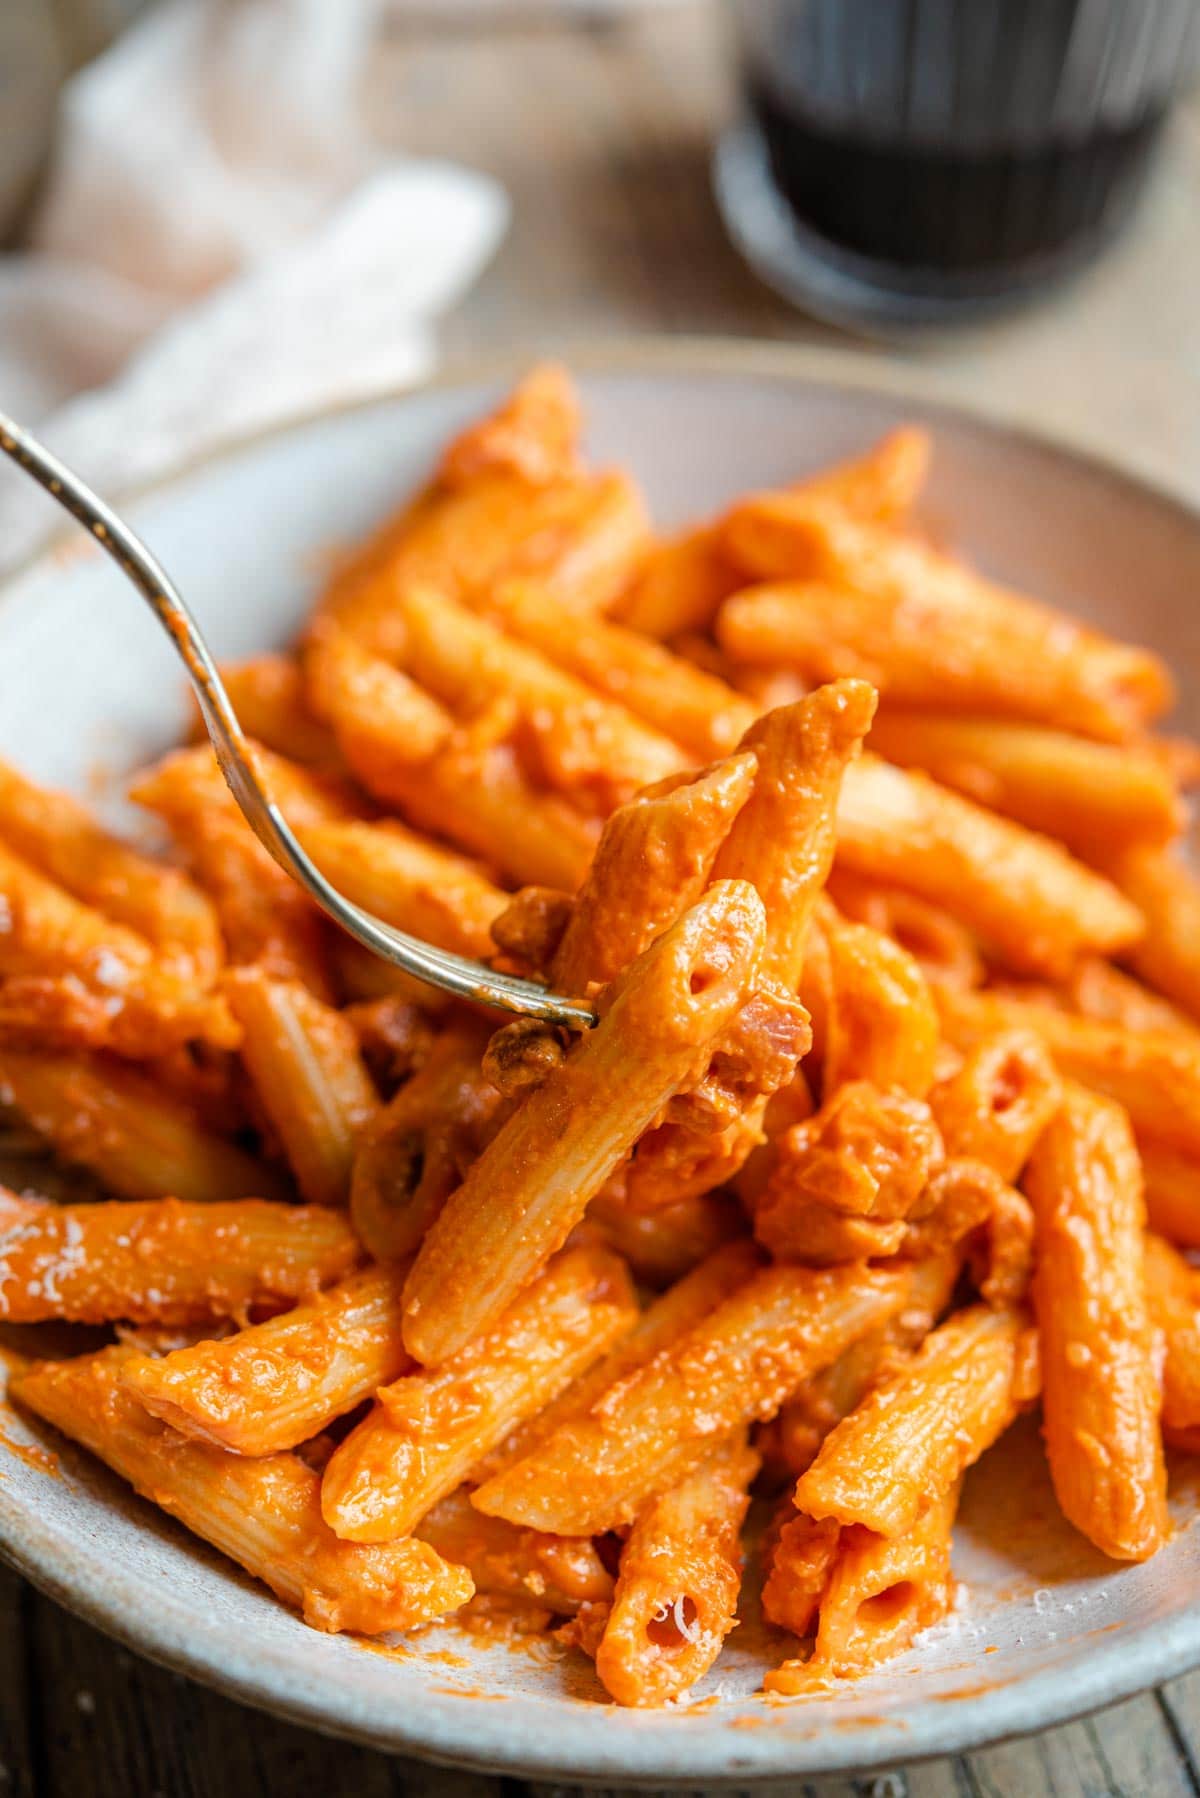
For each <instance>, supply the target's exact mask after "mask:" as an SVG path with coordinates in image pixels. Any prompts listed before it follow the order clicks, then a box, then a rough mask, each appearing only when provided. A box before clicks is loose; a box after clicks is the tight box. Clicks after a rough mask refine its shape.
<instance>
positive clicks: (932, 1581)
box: [763, 1481, 960, 1695]
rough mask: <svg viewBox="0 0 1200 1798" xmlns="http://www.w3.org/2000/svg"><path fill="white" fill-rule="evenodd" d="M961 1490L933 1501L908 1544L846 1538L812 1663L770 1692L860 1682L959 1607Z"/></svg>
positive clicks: (774, 1676)
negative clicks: (956, 1539)
mask: <svg viewBox="0 0 1200 1798" xmlns="http://www.w3.org/2000/svg"><path fill="white" fill-rule="evenodd" d="M959 1491H960V1482H958V1481H955V1482H954V1484H953V1485H952V1486H951V1487H950V1488H949V1490H948V1491H946V1492H943V1493H941V1494H939V1495H938V1496H937V1497H936V1498H931V1499H930V1500H929V1501H928V1502H927V1503H926V1504H925V1506H924V1507H923V1509H922V1510H921V1512H920V1514H919V1515H918V1517H917V1518H916V1520H915V1522H914V1523H913V1525H912V1527H911V1528H910V1529H908V1530H906V1531H905V1533H904V1534H903V1535H902V1536H891V1537H889V1536H879V1535H875V1534H873V1533H872V1532H871V1531H870V1530H865V1529H860V1528H851V1529H843V1530H842V1531H841V1532H840V1535H839V1538H838V1543H837V1548H836V1551H835V1553H834V1555H833V1557H832V1565H831V1566H830V1568H829V1572H828V1577H827V1580H826V1583H825V1586H824V1590H823V1591H822V1592H821V1594H820V1598H819V1606H818V1619H817V1630H816V1641H815V1643H814V1646H813V1652H812V1655H811V1656H810V1657H809V1659H808V1660H807V1661H801V1660H794V1661H785V1662H784V1663H783V1665H782V1666H781V1667H778V1668H775V1669H773V1670H772V1671H771V1672H770V1673H768V1674H766V1676H765V1677H764V1679H763V1690H764V1691H767V1692H777V1693H781V1694H788V1695H798V1694H799V1693H801V1692H804V1691H811V1690H812V1689H813V1688H814V1686H819V1685H820V1683H821V1682H822V1681H824V1680H827V1679H829V1678H830V1677H832V1678H835V1679H837V1678H841V1679H854V1678H858V1677H859V1676H861V1675H862V1674H864V1673H866V1672H869V1670H870V1669H871V1668H872V1667H878V1666H879V1665H880V1663H881V1662H883V1661H886V1660H890V1659H892V1658H893V1657H894V1656H895V1655H898V1654H903V1652H904V1650H905V1649H906V1648H908V1647H909V1646H910V1645H911V1644H912V1642H913V1640H914V1638H915V1637H916V1636H917V1635H919V1633H920V1632H921V1630H923V1629H928V1628H929V1627H930V1625H931V1624H934V1623H938V1622H940V1621H941V1619H942V1618H943V1617H945V1616H946V1615H947V1614H948V1612H949V1611H950V1609H951V1606H952V1604H953V1602H954V1578H953V1575H952V1572H951V1567H950V1551H951V1546H952V1531H953V1528H954V1517H955V1513H956V1511H957V1509H958V1499H959Z"/></svg>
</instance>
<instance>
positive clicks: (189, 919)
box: [0, 762, 223, 985]
mask: <svg viewBox="0 0 1200 1798" xmlns="http://www.w3.org/2000/svg"><path fill="white" fill-rule="evenodd" d="M0 839H3V841H4V842H5V843H7V844H8V846H9V848H10V849H12V850H14V851H15V852H16V853H17V854H18V855H20V856H23V857H24V858H25V859H26V860H27V861H30V862H32V863H33V865H34V866H35V867H37V868H40V869H41V870H42V872H43V873H44V874H46V875H48V876H49V878H50V879H51V880H53V881H56V882H57V883H58V885H59V886H60V887H65V889H66V890H67V892H68V893H71V894H72V895H73V896H74V897H75V898H76V899H79V900H81V901H83V903H84V904H86V905H92V906H95V907H96V908H97V909H98V910H99V911H102V912H104V913H105V915H106V916H107V917H109V918H112V919H113V920H114V921H115V922H116V923H118V924H120V925H123V926H124V927H125V928H126V929H127V930H131V931H134V932H136V933H137V935H138V936H140V937H144V938H145V939H146V941H147V942H150V943H152V944H153V945H154V948H155V952H156V954H157V956H158V959H159V961H160V963H161V965H162V966H163V967H164V968H170V969H173V970H174V971H175V972H176V973H178V974H180V975H182V976H184V977H186V978H187V979H189V980H192V981H194V982H196V983H198V984H200V985H204V984H207V983H208V982H209V981H211V979H212V977H213V975H214V974H215V973H216V971H217V968H218V967H219V966H220V964H221V961H222V959H223V956H222V948H221V935H220V931H219V929H218V927H217V919H216V914H215V913H214V911H213V907H212V903H211V901H210V900H209V899H208V898H207V897H206V895H205V894H204V893H202V892H201V891H200V889H199V888H198V887H197V886H195V885H194V884H193V883H192V882H191V881H190V880H189V879H188V878H187V876H186V875H185V874H182V873H180V871H179V869H177V868H171V867H168V866H167V864H166V863H164V862H157V861H153V860H151V858H150V857H149V856H145V855H141V854H139V853H138V851H137V850H135V849H131V848H130V847H129V845H128V844H126V843H123V842H121V840H120V839H119V838H118V837H114V836H111V835H110V834H109V833H108V832H107V831H105V830H102V829H101V828H100V826H99V825H98V824H97V823H96V821H95V819H94V818H93V817H92V815H91V813H90V812H89V811H88V810H87V808H86V807H85V806H82V805H80V803H79V801H78V800H76V799H72V798H70V797H69V796H68V795H67V794H65V793H55V792H52V791H50V790H48V789H47V788H45V787H40V786H37V785H36V784H35V783H34V782H33V781H31V780H29V779H27V778H26V776H25V775H23V774H21V773H20V772H19V771H18V770H17V769H16V768H13V767H12V766H10V764H9V763H7V762H0Z"/></svg>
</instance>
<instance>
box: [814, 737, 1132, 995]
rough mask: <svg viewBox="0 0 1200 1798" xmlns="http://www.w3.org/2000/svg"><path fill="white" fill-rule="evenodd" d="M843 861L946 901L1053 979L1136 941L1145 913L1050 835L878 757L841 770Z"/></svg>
mask: <svg viewBox="0 0 1200 1798" xmlns="http://www.w3.org/2000/svg"><path fill="white" fill-rule="evenodd" d="M837 853H838V860H839V862H840V863H841V864H842V865H843V866H845V867H847V868H850V869H852V870H853V871H854V872H856V873H862V874H867V875H870V876H871V877H872V878H874V879H880V880H885V881H889V882H891V883H893V884H894V885H896V886H898V887H903V888H906V889H907V890H909V891H911V892H914V893H916V894H918V895H919V896H920V897H922V898H927V899H932V900H934V901H935V902H936V903H938V904H940V905H944V906H945V907H946V909H947V911H949V912H950V913H951V914H952V915H953V916H954V917H956V918H959V919H960V920H961V921H962V922H963V923H964V924H966V925H967V926H968V927H969V928H970V929H971V930H973V931H975V932H976V934H977V935H978V936H979V937H980V938H981V939H982V941H983V942H984V943H985V944H986V945H987V946H988V947H989V948H991V949H992V950H993V951H994V952H995V953H996V955H997V956H998V957H999V958H1000V959H1001V960H1002V961H1004V962H1005V963H1006V964H1007V965H1008V966H1009V967H1011V968H1015V969H1018V970H1022V971H1025V970H1027V971H1029V972H1032V973H1042V974H1049V975H1051V976H1054V975H1056V974H1061V973H1066V972H1069V970H1070V968H1071V966H1072V965H1073V963H1074V962H1075V961H1076V959H1077V958H1078V957H1079V956H1080V955H1082V954H1085V953H1087V952H1089V951H1091V952H1094V953H1099V954H1102V955H1107V954H1110V953H1112V952H1113V951H1116V950H1123V949H1126V948H1129V947H1130V946H1131V945H1132V944H1134V943H1136V942H1137V941H1138V940H1139V938H1140V937H1141V935H1142V932H1143V921H1142V917H1141V914H1140V912H1138V911H1137V910H1136V908H1135V907H1134V906H1133V905H1132V904H1130V902H1129V900H1128V899H1126V898H1125V897H1124V896H1123V894H1121V893H1119V892H1118V891H1117V889H1116V888H1115V887H1114V886H1113V885H1112V884H1111V882H1109V881H1107V880H1104V879H1102V878H1101V877H1100V876H1098V875H1096V874H1094V873H1093V872H1092V871H1091V869H1089V868H1085V867H1084V866H1083V865H1082V863H1080V862H1077V861H1075V860H1074V859H1073V858H1072V857H1071V856H1069V855H1068V854H1067V853H1066V851H1065V850H1063V849H1061V848H1060V847H1059V846H1058V845H1057V844H1056V843H1053V842H1051V841H1050V839H1049V838H1048V837H1040V836H1037V835H1035V834H1034V833H1033V832H1032V831H1028V830H1025V829H1023V828H1022V827H1021V826H1020V825H1017V824H1012V823H1009V822H1008V820H1007V819H1003V818H997V817H995V816H994V815H993V814H992V813H991V812H986V811H984V810H983V808H982V807H981V806H977V805H974V804H973V803H972V802H971V801H970V800H968V799H963V798H961V797H960V796H959V795H958V794H957V793H951V792H949V791H948V790H947V789H946V788H945V787H940V786H938V785H937V784H936V782H934V781H931V780H930V779H929V778H928V776H927V775H924V774H909V773H906V772H905V771H904V770H903V769H901V768H894V767H892V766H891V765H890V764H889V763H887V762H881V761H879V760H878V759H877V758H876V757H875V756H864V757H863V758H862V760H861V761H860V762H858V763H857V765H856V766H855V767H853V768H850V769H848V770H847V772H846V779H845V781H844V782H843V785H842V793H841V800H840V803H839V806H838V849H837Z"/></svg>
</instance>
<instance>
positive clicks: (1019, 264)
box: [749, 81, 1165, 274]
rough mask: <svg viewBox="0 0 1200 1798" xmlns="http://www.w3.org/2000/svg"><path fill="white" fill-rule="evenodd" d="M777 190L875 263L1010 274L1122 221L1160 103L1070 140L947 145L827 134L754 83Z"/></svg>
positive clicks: (827, 233) (1156, 129)
mask: <svg viewBox="0 0 1200 1798" xmlns="http://www.w3.org/2000/svg"><path fill="white" fill-rule="evenodd" d="M749 93H750V104H751V108H752V110H753V112H754V114H755V116H756V118H757V119H758V122H759V125H760V127H761V129H762V132H763V136H764V138H765V141H766V145H767V151H768V154H769V156H770V161H771V168H772V172H773V174H774V177H775V180H776V182H777V184H778V186H779V189H780V191H781V192H782V193H783V195H784V197H785V198H786V199H787V201H788V203H789V205H790V206H791V208H792V210H793V212H794V213H795V214H796V216H797V218H798V220H799V221H800V222H801V223H802V224H804V225H806V226H808V227H810V228H811V229H812V230H814V231H816V232H818V233H819V234H820V235H821V236H822V237H823V238H825V239H827V240H829V241H830V242H832V243H834V244H836V245H838V246H840V247H841V248H843V249H845V250H848V251H851V252H854V253H856V254H858V255H861V256H864V257H869V258H871V259H872V260H875V261H882V262H887V263H891V264H893V265H896V266H898V267H902V268H925V269H931V270H942V271H945V272H946V273H948V274H972V273H979V274H984V273H988V272H995V273H1001V272H1004V271H1009V270H1011V271H1012V272H1014V273H1015V272H1017V271H1018V270H1020V269H1022V268H1027V267H1029V266H1030V265H1036V264H1038V263H1040V262H1042V261H1044V260H1050V259H1057V258H1058V257H1060V256H1061V255H1062V254H1063V253H1065V252H1068V251H1070V250H1071V249H1072V248H1075V247H1079V248H1080V249H1081V250H1082V249H1084V248H1085V247H1086V246H1087V245H1089V244H1090V243H1092V242H1094V241H1096V240H1098V239H1102V238H1103V237H1105V236H1106V235H1107V234H1108V233H1109V232H1110V231H1111V230H1114V229H1116V227H1117V226H1118V225H1119V224H1120V223H1121V221H1122V220H1123V218H1124V217H1125V215H1126V214H1127V212H1128V211H1129V208H1130V206H1131V205H1132V203H1133V201H1134V200H1135V198H1136V196H1137V193H1138V191H1139V189H1140V187H1141V185H1142V180H1143V177H1144V175H1145V173H1146V171H1147V168H1148V166H1149V162H1150V159H1151V154H1152V151H1153V149H1154V147H1155V145H1156V143H1157V141H1158V137H1159V134H1160V131H1161V128H1162V124H1163V119H1164V116H1165V108H1164V107H1162V106H1159V107H1156V108H1155V109H1154V110H1153V111H1151V112H1148V113H1146V114H1145V115H1144V116H1142V117H1140V118H1138V119H1136V120H1134V121H1133V122H1132V123H1130V124H1127V125H1124V126H1122V127H1121V128H1119V129H1113V128H1107V129H1102V130H1097V131H1095V132H1093V133H1092V134H1091V135H1089V136H1087V137H1085V138H1083V139H1081V140H1076V141H1070V142H1066V141H1064V142H1055V141H1053V140H1050V141H1047V142H1045V143H1043V144H1041V145H1037V146H1035V147H1029V146H1027V145H1022V146H1021V147H1019V148H1013V149H1006V148H1004V147H1002V146H989V147H987V148H985V149H979V148H970V149H967V148H963V149H960V148H956V147H955V146H954V145H953V144H946V143H941V144H936V145H929V146H925V145H915V144H913V143H912V142H911V141H909V142H895V143H889V142H888V141H887V140H886V139H884V140H880V139H872V138H869V137H867V136H866V135H856V134H853V133H850V132H841V133H839V132H837V131H836V130H831V129H830V127H829V125H828V123H827V122H825V121H820V122H818V121H817V120H816V119H815V118H813V117H811V116H806V114H805V112H804V111H803V110H801V109H800V107H799V106H798V105H797V104H796V102H794V101H790V100H789V101H784V100H782V99H780V98H779V97H778V96H777V95H776V94H775V93H774V92H773V91H772V89H771V88H769V87H768V86H767V85H766V84H765V83H764V82H762V81H753V82H752V83H751V86H750V90H749Z"/></svg>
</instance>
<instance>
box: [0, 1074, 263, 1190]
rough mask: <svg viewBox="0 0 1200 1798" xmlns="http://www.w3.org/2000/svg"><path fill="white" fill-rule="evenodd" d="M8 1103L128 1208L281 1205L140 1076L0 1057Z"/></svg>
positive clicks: (252, 1167)
mask: <svg viewBox="0 0 1200 1798" xmlns="http://www.w3.org/2000/svg"><path fill="white" fill-rule="evenodd" d="M0 1085H3V1087H4V1089H5V1091H6V1093H7V1095H8V1099H9V1103H10V1104H11V1105H12V1106H13V1107H14V1109H15V1110H16V1111H17V1112H19V1114H20V1115H21V1117H22V1118H24V1119H25V1121H26V1122H27V1123H28V1124H29V1125H30V1126H31V1128H32V1129H34V1130H35V1131H36V1132H37V1133H38V1135H39V1136H41V1137H44V1138H45V1140H46V1141H47V1142H48V1143H49V1144H50V1146H51V1148H52V1149H54V1151H55V1153H56V1154H57V1155H59V1156H60V1157H61V1158H62V1160H63V1161H65V1162H68V1163H73V1164H75V1165H77V1166H80V1167H86V1168H88V1169H89V1170H90V1171H91V1172H92V1173H94V1174H95V1175H96V1177H97V1178H98V1179H99V1180H100V1181H101V1182H102V1183H103V1184H104V1185H105V1186H106V1187H108V1188H109V1189H110V1190H111V1191H112V1192H115V1193H119V1194H120V1195H121V1197H123V1198H128V1199H159V1198H162V1196H163V1195H164V1194H170V1195H171V1196H173V1197H174V1198H177V1199H183V1200H187V1201H189V1202H197V1203H199V1202H204V1201H208V1200H213V1199H244V1198H265V1199H274V1198H283V1197H285V1196H286V1194H287V1191H288V1184H287V1182H286V1181H285V1180H283V1179H281V1178H280V1176H279V1174H278V1173H277V1172H276V1171H275V1169H274V1168H271V1167H267V1166H266V1165H265V1164H264V1163H263V1162H261V1161H258V1160H256V1159H255V1157H254V1156H253V1155H250V1154H247V1152H246V1151H245V1149H241V1148H239V1147H238V1146H237V1144H236V1143H232V1142H230V1141H229V1140H228V1139H227V1138H226V1137H223V1136H218V1135H217V1134H216V1133H215V1132H214V1131H213V1130H211V1129H207V1128H206V1127H205V1126H204V1124H203V1123H202V1122H201V1120H200V1118H199V1116H198V1115H197V1112H196V1109H195V1108H194V1107H193V1106H192V1105H190V1104H188V1103H187V1102H186V1100H182V1099H179V1098H177V1097H175V1096H174V1095H172V1094H170V1093H168V1092H166V1091H164V1090H163V1088H162V1086H161V1084H160V1083H159V1082H158V1081H157V1080H156V1079H154V1078H153V1077H152V1076H151V1075H150V1074H148V1073H146V1072H144V1071H142V1070H141V1069H135V1068H132V1067H130V1066H129V1065H128V1064H126V1063H123V1062H120V1061H118V1060H116V1059H115V1058H114V1057H110V1056H104V1055H85V1054H70V1055H66V1054H43V1053H39V1052H37V1051H35V1050H29V1049H12V1048H0Z"/></svg>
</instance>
